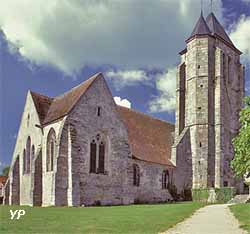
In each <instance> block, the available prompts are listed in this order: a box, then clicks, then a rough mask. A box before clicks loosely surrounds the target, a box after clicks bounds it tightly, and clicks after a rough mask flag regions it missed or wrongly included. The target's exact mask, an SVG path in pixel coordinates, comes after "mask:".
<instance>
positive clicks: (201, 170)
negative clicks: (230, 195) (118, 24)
mask: <svg viewBox="0 0 250 234" xmlns="http://www.w3.org/2000/svg"><path fill="white" fill-rule="evenodd" d="M180 54H181V64H180V66H179V69H178V74H177V107H176V126H175V144H174V146H173V150H172V160H173V162H175V165H176V167H177V171H178V169H179V165H178V158H186V159H188V160H189V161H190V166H191V168H192V170H191V174H192V176H191V177H189V182H188V184H189V185H190V188H191V187H192V188H207V187H216V188H220V187H228V186H233V187H234V186H238V185H237V184H236V181H235V179H234V177H233V172H232V169H231V168H230V161H231V160H232V158H233V156H234V152H233V147H232V138H233V137H234V136H235V135H236V134H237V133H238V130H239V127H240V126H239V111H240V109H241V107H242V99H243V96H244V68H243V65H242V64H240V54H241V53H240V52H239V51H238V50H237V49H236V48H235V47H234V45H233V44H232V42H231V41H230V39H229V38H228V37H227V35H226V33H225V32H224V29H223V28H222V27H221V26H220V24H219V22H218V21H217V19H216V18H215V16H214V15H213V13H211V14H210V15H209V16H208V18H207V20H206V21H205V20H204V18H203V16H202V15H201V17H200V19H199V21H198V22H197V25H196V27H195V29H194V31H193V34H192V35H191V37H190V38H189V39H188V40H187V48H186V49H185V50H184V51H182V52H181V53H180ZM187 129H188V131H189V132H190V135H188V134H183V132H185V131H187ZM185 138H188V139H185ZM184 141H185V142H186V144H185V145H183V143H182V145H180V144H181V142H184ZM180 147H181V148H182V149H183V150H182V151H178V149H179V148H180ZM185 165H186V166H187V164H185ZM189 173H190V171H189ZM177 175H178V176H179V173H177ZM179 179H180V178H179Z"/></svg>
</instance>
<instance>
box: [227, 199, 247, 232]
mask: <svg viewBox="0 0 250 234" xmlns="http://www.w3.org/2000/svg"><path fill="white" fill-rule="evenodd" d="M230 210H231V211H232V212H233V214H234V216H235V217H236V218H237V219H238V220H239V222H240V227H241V228H243V229H245V230H246V231H248V233H249V234H250V203H247V204H237V205H233V206H230Z"/></svg>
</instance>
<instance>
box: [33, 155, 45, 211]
mask: <svg viewBox="0 0 250 234" xmlns="http://www.w3.org/2000/svg"><path fill="white" fill-rule="evenodd" d="M34 165H35V173H34V190H33V205H34V206H41V205H42V186H43V177H42V151H40V152H39V154H38V155H37V157H36V159H35V162H34Z"/></svg>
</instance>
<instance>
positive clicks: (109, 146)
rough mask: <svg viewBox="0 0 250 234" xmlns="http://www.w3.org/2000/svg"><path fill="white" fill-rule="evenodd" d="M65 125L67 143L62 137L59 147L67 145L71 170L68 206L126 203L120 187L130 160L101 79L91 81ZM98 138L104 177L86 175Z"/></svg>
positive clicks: (101, 175) (106, 88) (124, 140)
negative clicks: (101, 141)
mask: <svg viewBox="0 0 250 234" xmlns="http://www.w3.org/2000/svg"><path fill="white" fill-rule="evenodd" d="M98 107H99V108H100V116H98V113H97V110H98ZM67 124H68V126H70V129H71V130H70V138H71V139H70V142H68V140H67V139H66V138H63V137H62V139H61V146H63V145H69V144H70V146H69V148H70V150H68V157H69V158H68V161H71V167H68V170H71V172H72V181H69V186H70V184H71V183H72V198H71V199H72V205H74V206H79V205H82V204H84V205H93V204H103V205H108V204H123V203H126V202H127V201H128V200H129V198H128V197H127V195H126V196H125V195H124V193H123V187H124V183H125V179H126V177H127V171H126V169H127V164H128V157H129V156H130V149H129V145H128V138H127V132H126V129H125V127H124V124H123V122H122V120H121V118H120V116H119V114H118V112H117V111H116V104H115V103H114V101H113V97H112V95H111V93H110V91H109V89H108V87H107V85H106V82H105V81H104V79H103V78H98V79H97V80H95V81H94V83H93V84H92V85H91V87H90V88H89V89H88V91H87V92H86V93H85V95H83V96H82V97H81V99H80V101H79V102H78V103H77V105H76V106H75V107H74V109H73V110H72V112H71V113H70V115H69V116H68V117H67ZM65 129H66V128H65ZM65 134H66V133H65ZM98 134H99V135H100V136H101V137H104V138H105V139H106V142H105V149H106V151H105V173H104V174H102V173H90V143H91V141H92V139H93V138H95V137H96V136H97V135H98ZM67 142H68V143H67ZM66 151H67V149H66V148H65V149H64V150H61V151H60V156H59V157H61V156H62V155H63V154H65V155H66V154H67V152H66ZM69 152H71V154H69ZM97 165H98V162H97ZM70 168H71V169H70ZM63 183H64V184H66V183H67V182H66V181H64V182H63Z"/></svg>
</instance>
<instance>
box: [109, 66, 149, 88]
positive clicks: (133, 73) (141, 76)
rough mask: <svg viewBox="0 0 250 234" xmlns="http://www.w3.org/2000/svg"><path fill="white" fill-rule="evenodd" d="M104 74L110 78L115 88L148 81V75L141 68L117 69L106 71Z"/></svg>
mask: <svg viewBox="0 0 250 234" xmlns="http://www.w3.org/2000/svg"><path fill="white" fill-rule="evenodd" d="M105 76H106V77H107V78H108V79H110V80H112V83H113V84H114V86H115V88H116V90H120V89H121V88H124V87H127V86H133V85H135V84H139V83H141V82H144V84H146V83H147V82H148V81H149V77H148V76H147V74H146V72H145V71H143V70H118V71H114V70H111V71H108V72H106V73H105Z"/></svg>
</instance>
